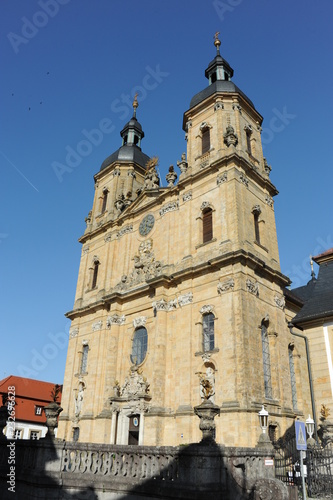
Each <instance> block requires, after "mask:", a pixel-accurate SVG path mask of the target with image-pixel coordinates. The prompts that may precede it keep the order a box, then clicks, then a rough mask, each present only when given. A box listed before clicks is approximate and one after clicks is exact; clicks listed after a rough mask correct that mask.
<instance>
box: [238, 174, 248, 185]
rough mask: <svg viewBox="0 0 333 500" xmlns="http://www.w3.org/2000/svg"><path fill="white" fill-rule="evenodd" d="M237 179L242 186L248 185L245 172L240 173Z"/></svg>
mask: <svg viewBox="0 0 333 500" xmlns="http://www.w3.org/2000/svg"><path fill="white" fill-rule="evenodd" d="M239 180H240V181H241V182H242V183H243V184H244V186H246V187H249V181H248V179H247V177H246V175H245V174H243V173H241V174H240V176H239Z"/></svg>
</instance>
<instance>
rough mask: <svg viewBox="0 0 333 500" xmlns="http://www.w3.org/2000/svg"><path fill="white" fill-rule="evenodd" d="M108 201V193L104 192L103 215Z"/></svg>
mask: <svg viewBox="0 0 333 500" xmlns="http://www.w3.org/2000/svg"><path fill="white" fill-rule="evenodd" d="M107 201H108V191H103V201H102V211H101V212H102V214H103V213H104V212H105V210H106V204H107Z"/></svg>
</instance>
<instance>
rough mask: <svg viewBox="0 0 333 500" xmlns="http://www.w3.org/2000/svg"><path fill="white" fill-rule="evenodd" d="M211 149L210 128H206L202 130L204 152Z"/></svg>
mask: <svg viewBox="0 0 333 500" xmlns="http://www.w3.org/2000/svg"><path fill="white" fill-rule="evenodd" d="M209 150H210V130H209V128H208V127H207V128H205V129H204V130H203V131H202V154H205V153H208V151H209Z"/></svg>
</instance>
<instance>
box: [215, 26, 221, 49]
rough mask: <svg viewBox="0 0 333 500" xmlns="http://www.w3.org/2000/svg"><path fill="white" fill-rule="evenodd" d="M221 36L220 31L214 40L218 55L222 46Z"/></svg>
mask: <svg viewBox="0 0 333 500" xmlns="http://www.w3.org/2000/svg"><path fill="white" fill-rule="evenodd" d="M219 34H220V32H219V31H217V32H216V33H215V35H214V39H215V40H214V45H215V47H216V50H217V53H219V51H220V45H221V42H220V40H219Z"/></svg>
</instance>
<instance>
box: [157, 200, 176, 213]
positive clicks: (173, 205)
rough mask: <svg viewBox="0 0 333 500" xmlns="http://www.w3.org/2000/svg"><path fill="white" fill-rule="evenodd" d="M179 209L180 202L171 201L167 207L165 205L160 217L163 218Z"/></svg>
mask: <svg viewBox="0 0 333 500" xmlns="http://www.w3.org/2000/svg"><path fill="white" fill-rule="evenodd" d="M178 208H179V201H178V200H177V201H170V202H169V203H167V204H166V205H164V206H163V207H162V208H161V210H160V216H161V217H163V215H165V214H167V213H168V212H173V211H174V210H178Z"/></svg>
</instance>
